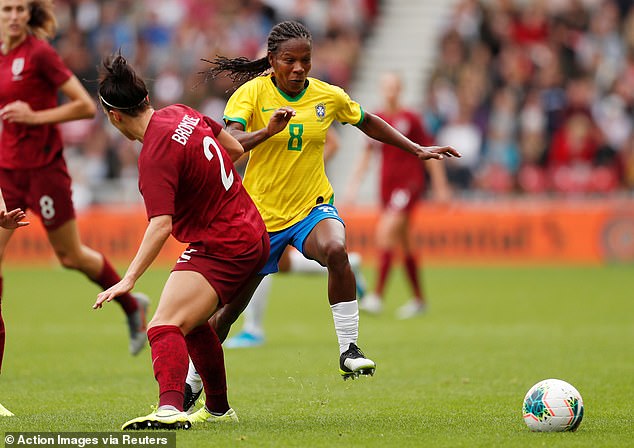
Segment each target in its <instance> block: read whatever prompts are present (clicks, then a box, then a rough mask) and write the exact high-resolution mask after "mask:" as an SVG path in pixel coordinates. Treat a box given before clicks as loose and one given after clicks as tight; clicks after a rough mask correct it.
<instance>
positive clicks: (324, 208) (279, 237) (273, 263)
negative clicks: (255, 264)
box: [260, 204, 345, 275]
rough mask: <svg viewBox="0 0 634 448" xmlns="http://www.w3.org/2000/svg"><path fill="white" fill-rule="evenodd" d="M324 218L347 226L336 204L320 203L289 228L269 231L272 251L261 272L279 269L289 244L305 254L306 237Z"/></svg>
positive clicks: (268, 272) (269, 272)
mask: <svg viewBox="0 0 634 448" xmlns="http://www.w3.org/2000/svg"><path fill="white" fill-rule="evenodd" d="M324 219H336V220H337V221H339V222H341V224H343V225H344V226H345V223H344V222H343V219H341V217H340V216H339V212H338V211H337V208H336V207H335V206H334V205H330V204H320V205H317V206H316V207H314V208H313V209H312V210H311V211H310V213H309V214H308V216H306V217H305V218H304V219H302V220H301V221H300V222H298V223H296V224H293V225H292V226H290V227H289V228H288V229H284V230H280V231H279V232H269V239H270V240H271V252H270V254H269V259H268V261H267V262H266V264H265V265H264V267H263V268H262V270H261V271H260V274H264V275H266V274H273V273H275V272H277V271H278V270H279V268H278V263H279V261H280V258H281V257H282V253H284V249H286V246H288V245H289V244H290V245H292V246H294V247H295V248H296V249H297V250H299V251H300V252H301V253H302V254H304V241H306V238H307V237H308V235H309V234H310V232H311V231H312V230H313V229H314V228H315V226H316V225H317V224H318V223H319V222H320V221H322V220H324ZM304 256H306V255H304Z"/></svg>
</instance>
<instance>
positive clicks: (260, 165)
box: [224, 75, 363, 232]
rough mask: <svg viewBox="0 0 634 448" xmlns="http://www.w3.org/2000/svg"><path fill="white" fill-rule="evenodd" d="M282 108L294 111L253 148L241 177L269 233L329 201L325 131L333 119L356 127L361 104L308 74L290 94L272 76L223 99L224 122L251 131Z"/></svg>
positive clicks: (337, 88)
mask: <svg viewBox="0 0 634 448" xmlns="http://www.w3.org/2000/svg"><path fill="white" fill-rule="evenodd" d="M282 106H289V107H292V108H293V109H294V110H295V112H296V115H295V116H294V117H293V118H292V119H291V121H290V122H289V123H288V125H287V126H286V128H285V129H284V130H283V131H281V132H279V133H278V134H276V135H274V136H273V137H271V138H269V139H268V140H265V141H264V142H262V143H260V144H259V145H257V146H256V147H255V148H253V149H252V150H251V152H250V155H249V162H248V163H247V168H246V172H245V175H244V181H243V183H244V186H245V188H246V189H247V191H248V192H249V194H250V195H251V197H252V198H253V201H254V202H255V205H256V206H257V208H258V210H259V211H260V214H261V215H262V218H263V219H264V222H265V224H266V229H267V230H268V231H269V232H277V231H280V230H284V229H286V228H288V227H290V226H292V225H293V224H296V223H297V222H299V221H301V220H302V219H304V218H305V217H306V216H307V215H308V214H309V213H310V211H311V209H312V208H313V207H314V206H315V205H316V204H318V203H319V202H329V201H331V200H332V199H333V195H334V192H333V189H332V186H331V185H330V182H329V181H328V178H327V177H326V172H325V168H324V142H325V141H326V131H327V130H328V127H330V125H331V124H332V122H333V121H334V120H337V121H339V122H341V123H344V124H345V123H352V124H355V125H357V124H359V123H360V122H361V121H362V120H363V109H362V108H361V106H359V104H358V103H356V102H354V101H352V100H351V99H350V97H349V96H348V95H347V94H346V93H345V92H344V91H343V89H341V88H339V87H336V86H332V85H330V84H328V83H325V82H323V81H320V80H318V79H315V78H308V86H307V87H306V88H305V89H304V90H303V91H302V93H300V94H299V95H297V97H295V98H291V97H289V96H288V95H286V94H284V93H283V92H282V91H280V90H279V89H278V88H277V87H276V86H275V84H274V83H273V80H272V79H271V75H267V76H260V77H257V78H255V79H252V80H251V81H249V82H247V83H245V84H243V85H242V86H240V87H239V88H238V90H236V91H235V92H234V94H233V95H231V98H230V99H229V102H228V103H227V107H226V108H225V114H224V120H225V121H226V122H230V121H235V122H238V123H242V124H243V125H244V127H245V130H246V131H247V132H253V131H257V130H259V129H262V128H264V127H266V125H267V124H268V122H269V119H270V118H271V115H272V114H273V111H275V109H277V108H279V107H282Z"/></svg>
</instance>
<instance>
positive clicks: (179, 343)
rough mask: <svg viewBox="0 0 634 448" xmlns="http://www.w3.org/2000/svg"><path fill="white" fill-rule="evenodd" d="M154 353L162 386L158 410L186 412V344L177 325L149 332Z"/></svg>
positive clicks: (164, 326)
mask: <svg viewBox="0 0 634 448" xmlns="http://www.w3.org/2000/svg"><path fill="white" fill-rule="evenodd" d="M147 336H148V340H149V341H150V348H151V349H152V367H153V368H154V378H156V381H158V384H159V406H168V405H169V406H174V407H175V408H176V409H178V410H179V411H182V410H183V399H184V394H185V380H186V379H187V366H188V364H189V362H188V360H187V344H186V343H185V338H184V337H183V333H181V331H180V329H179V328H178V327H177V326H175V325H158V326H156V327H152V328H150V329H149V330H148V331H147Z"/></svg>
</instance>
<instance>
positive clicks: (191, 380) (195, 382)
mask: <svg viewBox="0 0 634 448" xmlns="http://www.w3.org/2000/svg"><path fill="white" fill-rule="evenodd" d="M185 382H186V383H187V384H189V386H190V387H191V388H192V392H193V393H195V394H197V393H198V392H200V390H201V389H202V388H203V380H202V379H201V378H200V375H198V372H196V367H194V363H193V362H192V360H191V358H189V370H188V371H187V380H185Z"/></svg>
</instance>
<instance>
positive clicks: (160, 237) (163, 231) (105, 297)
mask: <svg viewBox="0 0 634 448" xmlns="http://www.w3.org/2000/svg"><path fill="white" fill-rule="evenodd" d="M171 232H172V216H171V215H160V216H154V217H153V218H152V219H150V223H149V224H148V226H147V229H146V230H145V235H144V236H143V241H141V245H140V246H139V250H138V251H137V253H136V255H135V256H134V259H133V260H132V263H130V266H129V267H128V270H127V271H126V273H125V275H124V276H123V278H122V279H121V281H119V283H116V284H115V285H112V286H111V287H110V288H108V289H106V290H105V291H102V292H100V293H99V294H98V295H97V300H96V301H95V304H94V305H93V306H92V307H93V309H97V308H101V307H102V306H103V304H104V303H105V302H110V301H111V300H112V299H114V298H115V297H117V296H120V295H122V294H125V293H127V292H130V291H132V289H133V288H134V284H135V283H136V281H137V280H138V279H139V277H141V275H143V273H144V272H145V271H146V270H147V268H149V267H150V265H151V264H152V262H153V261H154V259H155V258H156V256H157V255H158V254H159V252H160V251H161V249H162V248H163V245H164V244H165V241H166V240H167V238H168V237H169V236H170V234H171Z"/></svg>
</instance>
